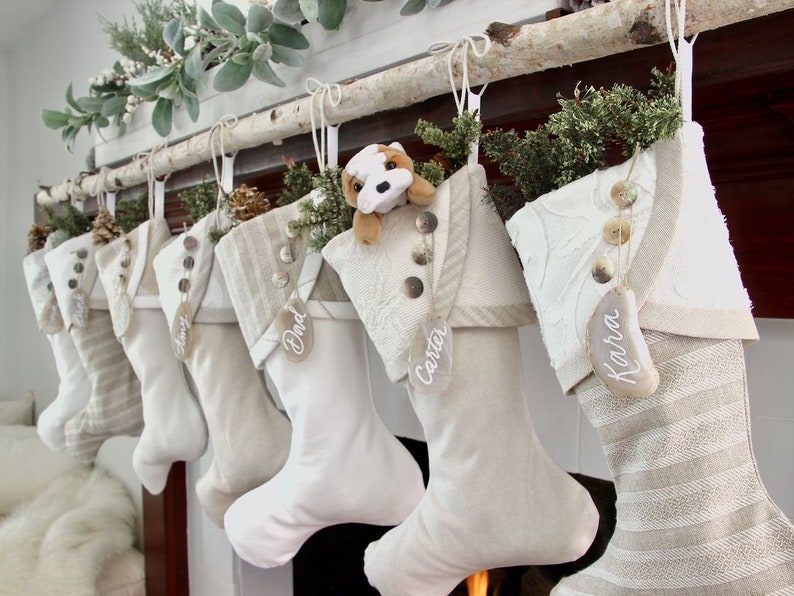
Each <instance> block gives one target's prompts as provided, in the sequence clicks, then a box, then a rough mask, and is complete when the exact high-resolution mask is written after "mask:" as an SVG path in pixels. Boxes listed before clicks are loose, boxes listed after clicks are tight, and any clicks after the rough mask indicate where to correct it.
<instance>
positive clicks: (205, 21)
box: [198, 7, 220, 31]
mask: <svg viewBox="0 0 794 596" xmlns="http://www.w3.org/2000/svg"><path fill="white" fill-rule="evenodd" d="M198 22H199V25H201V26H202V27H204V28H205V29H210V30H212V31H217V30H218V29H220V27H219V26H218V23H216V22H215V19H213V18H212V15H210V13H208V12H207V11H206V10H204V9H203V8H201V7H199V9H198Z"/></svg>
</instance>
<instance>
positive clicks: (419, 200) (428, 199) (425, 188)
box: [408, 172, 436, 206]
mask: <svg viewBox="0 0 794 596" xmlns="http://www.w3.org/2000/svg"><path fill="white" fill-rule="evenodd" d="M435 198H436V187H435V186H433V185H432V184H431V183H430V182H428V181H427V180H425V179H424V178H422V177H421V176H420V175H419V174H417V173H416V172H414V181H413V183H412V184H411V186H409V187H408V200H409V201H411V202H412V203H413V204H414V205H419V206H424V205H429V204H430V203H432V202H433V199H435Z"/></svg>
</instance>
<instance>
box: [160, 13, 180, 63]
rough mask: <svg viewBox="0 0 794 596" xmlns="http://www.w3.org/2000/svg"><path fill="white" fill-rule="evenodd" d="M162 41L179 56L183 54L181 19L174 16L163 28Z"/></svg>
mask: <svg viewBox="0 0 794 596" xmlns="http://www.w3.org/2000/svg"><path fill="white" fill-rule="evenodd" d="M163 41H164V42H165V43H166V44H167V45H168V47H169V48H171V49H172V50H174V51H175V52H176V53H177V54H179V55H180V56H184V55H185V31H184V30H183V29H182V19H180V18H178V17H177V18H174V19H171V20H170V21H168V24H167V25H166V26H165V27H164V28H163Z"/></svg>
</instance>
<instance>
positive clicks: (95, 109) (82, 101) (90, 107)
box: [77, 97, 105, 114]
mask: <svg viewBox="0 0 794 596" xmlns="http://www.w3.org/2000/svg"><path fill="white" fill-rule="evenodd" d="M103 103H105V102H104V101H103V100H102V98H100V97H78V98H77V105H79V106H80V107H81V108H82V109H83V111H84V112H90V113H92V114H99V112H101V111H102V104H103Z"/></svg>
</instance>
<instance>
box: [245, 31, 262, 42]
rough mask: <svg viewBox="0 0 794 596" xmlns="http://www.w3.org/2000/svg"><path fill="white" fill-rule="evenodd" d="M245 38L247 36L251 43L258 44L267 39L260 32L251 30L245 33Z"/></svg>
mask: <svg viewBox="0 0 794 596" xmlns="http://www.w3.org/2000/svg"><path fill="white" fill-rule="evenodd" d="M245 38H246V39H247V40H248V41H249V42H251V43H255V44H257V45H259V44H263V43H265V40H264V39H263V38H262V36H261V35H259V34H258V33H251V32H250V31H249V32H248V33H246V34H245Z"/></svg>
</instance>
